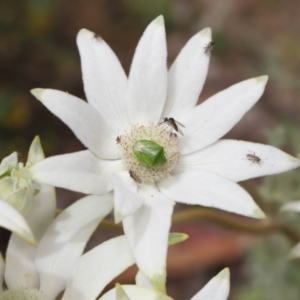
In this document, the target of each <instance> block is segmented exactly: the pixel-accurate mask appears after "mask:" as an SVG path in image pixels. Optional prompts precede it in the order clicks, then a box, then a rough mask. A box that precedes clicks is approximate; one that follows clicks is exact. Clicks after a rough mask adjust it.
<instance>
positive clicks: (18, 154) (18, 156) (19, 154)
mask: <svg viewBox="0 0 300 300" xmlns="http://www.w3.org/2000/svg"><path fill="white" fill-rule="evenodd" d="M17 158H18V162H22V161H23V157H22V154H21V153H20V152H17Z"/></svg>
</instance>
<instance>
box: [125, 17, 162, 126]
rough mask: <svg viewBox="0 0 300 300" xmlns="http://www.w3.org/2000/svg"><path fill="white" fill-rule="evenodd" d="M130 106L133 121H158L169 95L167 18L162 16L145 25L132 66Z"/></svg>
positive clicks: (144, 122) (155, 122) (128, 105)
mask: <svg viewBox="0 0 300 300" xmlns="http://www.w3.org/2000/svg"><path fill="white" fill-rule="evenodd" d="M128 89H129V93H128V98H127V108H128V115H129V119H130V121H131V123H132V124H136V123H142V124H147V125H148V122H152V123H154V124H157V123H158V122H159V120H160V118H161V115H162V111H163V108H164V104H165V101H166V94H167V46H166V37H165V27H164V19H163V17H162V16H159V17H158V18H156V19H155V20H154V21H152V22H151V23H150V24H149V26H148V27H147V28H146V30H145V32H144V34H143V36H142V37H141V39H140V41H139V43H138V45H137V48H136V51H135V54H134V57H133V61H132V64H131V68H130V73H129V80H128Z"/></svg>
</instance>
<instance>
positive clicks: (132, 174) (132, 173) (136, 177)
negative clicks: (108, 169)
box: [129, 170, 142, 183]
mask: <svg viewBox="0 0 300 300" xmlns="http://www.w3.org/2000/svg"><path fill="white" fill-rule="evenodd" d="M129 175H130V177H131V178H132V179H133V180H134V181H135V182H136V183H142V181H141V179H140V178H139V177H138V176H137V175H136V174H135V173H134V172H133V171H131V170H129Z"/></svg>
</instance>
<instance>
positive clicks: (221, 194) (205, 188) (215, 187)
mask: <svg viewBox="0 0 300 300" xmlns="http://www.w3.org/2000/svg"><path fill="white" fill-rule="evenodd" d="M159 188H160V190H161V192H162V193H163V194H165V195H166V196H167V197H168V198H169V199H172V200H174V201H177V202H181V203H187V204H192V205H195V204H198V205H202V206H208V207H214V208H219V209H223V210H226V211H229V212H233V213H236V214H240V215H245V216H248V217H253V218H264V217H265V215H264V213H263V212H262V211H261V209H260V208H259V207H258V206H257V204H256V203H255V202H254V201H253V199H252V197H251V196H250V195H249V194H248V193H247V192H246V191H245V190H244V189H242V188H241V187H240V186H239V185H238V184H237V183H235V182H233V181H231V180H228V179H227V178H224V177H221V176H219V175H217V174H214V173H210V172H206V171H197V172H185V173H182V174H180V175H174V176H170V177H168V178H166V179H165V180H162V181H160V182H159Z"/></svg>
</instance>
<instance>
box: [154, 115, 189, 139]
mask: <svg viewBox="0 0 300 300" xmlns="http://www.w3.org/2000/svg"><path fill="white" fill-rule="evenodd" d="M158 125H159V126H161V125H162V126H164V125H166V126H167V127H171V128H172V129H173V130H175V131H176V132H179V133H180V134H181V135H184V134H183V132H182V130H181V128H180V127H184V128H185V126H184V125H183V124H182V123H180V122H178V121H177V120H175V119H174V118H163V121H162V122H160V123H158Z"/></svg>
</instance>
